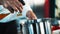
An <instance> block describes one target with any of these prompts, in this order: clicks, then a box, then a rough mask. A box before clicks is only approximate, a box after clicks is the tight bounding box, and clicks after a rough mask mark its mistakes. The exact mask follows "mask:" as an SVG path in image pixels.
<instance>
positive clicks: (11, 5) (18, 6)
mask: <svg viewBox="0 0 60 34" xmlns="http://www.w3.org/2000/svg"><path fill="white" fill-rule="evenodd" d="M22 6H23V5H22V3H20V2H19V1H18V0H17V1H14V0H9V1H8V0H6V1H4V7H5V8H7V9H9V10H10V11H11V8H12V9H13V10H15V11H18V10H19V11H20V13H21V12H22V9H23V7H22Z"/></svg>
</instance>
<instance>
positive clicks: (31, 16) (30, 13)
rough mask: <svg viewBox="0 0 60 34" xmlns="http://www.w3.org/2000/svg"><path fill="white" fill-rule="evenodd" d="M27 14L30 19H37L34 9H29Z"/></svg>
mask: <svg viewBox="0 0 60 34" xmlns="http://www.w3.org/2000/svg"><path fill="white" fill-rule="evenodd" d="M26 16H27V17H28V19H30V20H34V19H37V17H36V15H35V14H34V13H33V12H32V11H28V12H27V15H26Z"/></svg>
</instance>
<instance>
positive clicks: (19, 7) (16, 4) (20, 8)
mask: <svg viewBox="0 0 60 34" xmlns="http://www.w3.org/2000/svg"><path fill="white" fill-rule="evenodd" d="M14 4H15V6H16V7H17V8H18V10H19V11H20V13H21V12H22V10H23V8H22V7H21V6H20V5H19V4H18V2H14Z"/></svg>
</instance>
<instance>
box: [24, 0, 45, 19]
mask: <svg viewBox="0 0 60 34" xmlns="http://www.w3.org/2000/svg"><path fill="white" fill-rule="evenodd" d="M24 1H25V3H26V4H28V5H30V7H31V8H32V10H33V11H34V13H35V14H36V15H37V17H38V18H43V17H44V3H45V0H24Z"/></svg>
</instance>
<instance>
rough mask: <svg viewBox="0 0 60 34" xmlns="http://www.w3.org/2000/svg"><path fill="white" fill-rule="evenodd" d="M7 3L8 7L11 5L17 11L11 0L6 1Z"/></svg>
mask: <svg viewBox="0 0 60 34" xmlns="http://www.w3.org/2000/svg"><path fill="white" fill-rule="evenodd" d="M7 4H8V7H9V6H10V7H12V8H13V9H14V10H15V11H18V8H17V7H16V6H15V5H14V4H13V3H12V2H9V1H7Z"/></svg>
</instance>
